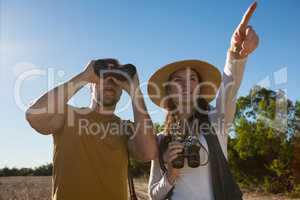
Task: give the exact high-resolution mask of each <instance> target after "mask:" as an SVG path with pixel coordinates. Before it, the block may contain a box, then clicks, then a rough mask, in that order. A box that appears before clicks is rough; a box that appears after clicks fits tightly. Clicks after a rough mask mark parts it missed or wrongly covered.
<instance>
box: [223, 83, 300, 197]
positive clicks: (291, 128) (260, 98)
mask: <svg viewBox="0 0 300 200" xmlns="http://www.w3.org/2000/svg"><path fill="white" fill-rule="evenodd" d="M299 119H300V103H299V102H298V101H297V102H296V103H295V104H293V103H292V101H290V100H289V99H287V98H286V95H285V94H284V92H282V91H276V92H275V91H272V90H268V89H265V88H261V87H259V86H256V87H254V88H253V89H252V90H251V91H250V93H249V95H247V96H244V97H240V98H239V99H238V101H237V110H236V116H235V120H234V127H233V130H234V132H235V134H234V135H235V137H234V138H230V139H229V142H228V157H229V164H230V166H231V169H232V171H233V174H234V175H235V177H236V179H237V180H238V181H239V182H240V183H241V185H243V186H249V187H251V186H253V185H256V186H257V185H260V186H261V187H263V189H264V190H265V191H267V192H272V193H284V192H288V193H290V192H292V191H294V195H297V191H298V190H297V188H298V186H297V185H299V184H300V182H299V181H300V167H299V166H300V139H299V137H297V135H298V136H299V127H300V126H299Z"/></svg>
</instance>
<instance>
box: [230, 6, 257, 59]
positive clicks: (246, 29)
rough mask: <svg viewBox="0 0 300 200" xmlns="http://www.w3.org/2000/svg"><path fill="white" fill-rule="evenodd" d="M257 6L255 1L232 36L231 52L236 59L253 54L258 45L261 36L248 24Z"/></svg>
mask: <svg viewBox="0 0 300 200" xmlns="http://www.w3.org/2000/svg"><path fill="white" fill-rule="evenodd" d="M256 7H257V2H256V1H255V2H254V3H253V4H252V5H251V6H250V7H249V8H248V10H247V11H246V13H245V14H244V17H243V19H242V21H241V23H240V24H239V25H238V27H237V28H236V29H235V31H234V33H233V36H232V37H231V46H230V49H229V52H230V53H231V56H233V57H234V58H236V59H242V58H245V57H247V56H248V55H249V54H251V53H252V52H253V51H254V50H255V49H256V48H257V46H258V43H259V38H258V36H257V34H256V32H255V31H254V29H253V28H252V27H251V26H249V25H248V23H249V21H250V18H251V16H252V15H253V13H254V11H255V9H256Z"/></svg>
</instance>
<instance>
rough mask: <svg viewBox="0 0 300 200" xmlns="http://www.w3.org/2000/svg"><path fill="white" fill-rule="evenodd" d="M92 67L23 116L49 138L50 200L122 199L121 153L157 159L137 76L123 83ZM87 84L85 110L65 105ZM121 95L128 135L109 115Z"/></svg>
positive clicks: (121, 123)
mask: <svg viewBox="0 0 300 200" xmlns="http://www.w3.org/2000/svg"><path fill="white" fill-rule="evenodd" d="M95 62H96V61H91V62H89V63H88V65H87V66H86V68H85V69H84V70H83V71H82V72H81V73H79V74H78V75H76V76H75V77H73V78H72V79H70V80H69V81H68V82H66V83H64V84H62V85H59V86H57V87H56V88H54V89H52V90H50V91H48V92H47V93H46V94H44V95H43V96H42V97H40V98H39V99H38V100H37V101H36V102H35V103H34V104H33V105H31V106H30V107H29V109H28V110H27V111H26V119H27V120H28V122H29V123H30V125H31V126H32V127H33V128H34V129H35V130H37V131H38V132H40V133H41V134H45V135H48V134H51V135H52V136H53V141H54V155H53V191H52V195H53V196H52V197H53V199H54V200H61V199H62V200H76V199H78V200H81V199H84V200H86V199H88V200H93V199H105V200H106V199H108V200H110V199H112V200H113V199H116V200H122V199H127V196H128V195H127V175H128V174H127V169H128V168H127V166H128V155H127V149H128V150H129V152H130V153H131V154H132V155H133V156H134V157H135V158H137V159H140V160H143V161H149V160H151V159H153V158H155V157H156V155H157V152H156V151H157V148H156V140H155V137H154V135H153V128H152V122H151V120H150V117H149V115H148V113H147V110H146V107H145V103H144V99H143V95H142V92H141V90H140V88H139V80H138V76H137V74H135V75H134V76H133V77H132V78H131V79H127V80H126V81H120V80H118V79H117V78H116V77H114V76H98V75H97V74H96V73H95ZM102 62H105V63H106V64H107V66H108V69H109V70H112V69H114V68H120V67H122V65H120V64H119V62H118V61H117V60H115V59H103V60H102ZM88 83H89V84H90V85H91V96H92V99H91V104H90V106H89V107H80V108H77V107H74V106H71V105H68V104H67V102H68V100H69V99H70V98H71V97H72V96H73V95H74V94H75V93H76V92H77V91H78V90H79V89H81V88H82V87H83V86H85V85H86V84H88ZM122 90H125V91H126V92H127V93H128V94H129V95H130V97H131V100H132V107H133V113H134V130H133V129H131V130H132V131H130V133H131V135H128V134H127V133H128V131H127V130H128V128H130V127H129V126H125V125H126V123H124V122H125V121H123V120H121V119H120V118H119V117H117V116H116V115H114V111H115V108H116V104H117V102H118V101H119V99H120V96H121V94H122ZM124 124H125V125H124ZM127 124H132V123H127ZM124 127H125V128H124Z"/></svg>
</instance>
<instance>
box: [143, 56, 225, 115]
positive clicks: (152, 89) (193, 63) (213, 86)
mask: <svg viewBox="0 0 300 200" xmlns="http://www.w3.org/2000/svg"><path fill="white" fill-rule="evenodd" d="M185 68H191V69H193V70H195V71H196V72H197V73H198V74H199V76H200V79H201V82H206V83H207V84H203V85H202V86H201V87H200V95H203V98H204V99H206V101H207V102H210V101H212V100H213V99H214V98H215V96H216V93H217V90H218V88H219V86H220V83H221V73H220V71H219V70H218V69H217V68H216V67H215V66H213V65H212V64H209V63H207V62H205V61H201V60H182V61H178V62H173V63H170V64H167V65H165V66H163V67H161V68H160V69H158V70H157V71H156V72H155V73H154V74H153V75H152V76H151V78H150V79H149V81H148V94H149V96H150V99H151V100H152V101H153V102H154V103H155V104H156V105H158V106H159V107H162V108H165V109H166V108H167V101H166V95H167V94H166V88H165V85H166V83H167V82H168V80H169V76H170V75H171V74H172V73H174V72H176V71H178V70H182V69H185Z"/></svg>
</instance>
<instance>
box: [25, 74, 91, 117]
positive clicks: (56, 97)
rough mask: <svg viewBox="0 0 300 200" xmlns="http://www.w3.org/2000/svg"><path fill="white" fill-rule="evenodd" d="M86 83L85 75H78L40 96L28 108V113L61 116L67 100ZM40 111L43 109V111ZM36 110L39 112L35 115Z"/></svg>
mask: <svg viewBox="0 0 300 200" xmlns="http://www.w3.org/2000/svg"><path fill="white" fill-rule="evenodd" d="M87 83H88V82H87V79H86V77H85V75H84V74H83V73H80V74H78V75H76V76H75V77H73V78H71V79H70V80H69V81H67V82H65V83H64V84H61V85H59V86H57V87H55V88H53V89H52V90H50V91H48V92H47V93H46V94H44V95H42V96H41V97H40V98H39V99H38V100H37V101H36V102H34V104H33V105H31V106H30V111H31V112H32V113H33V114H35V113H36V114H38V113H39V114H42V113H41V112H43V113H44V112H46V113H47V114H58V113H60V114H61V113H62V112H63V111H64V108H65V105H66V104H67V102H68V101H69V99H70V98H71V97H72V96H73V95H74V94H75V93H76V92H77V91H78V90H79V89H81V88H82V87H83V86H84V85H86V84H87ZM41 109H43V111H42V110H41ZM38 110H39V112H38V113H37V111H38Z"/></svg>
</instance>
